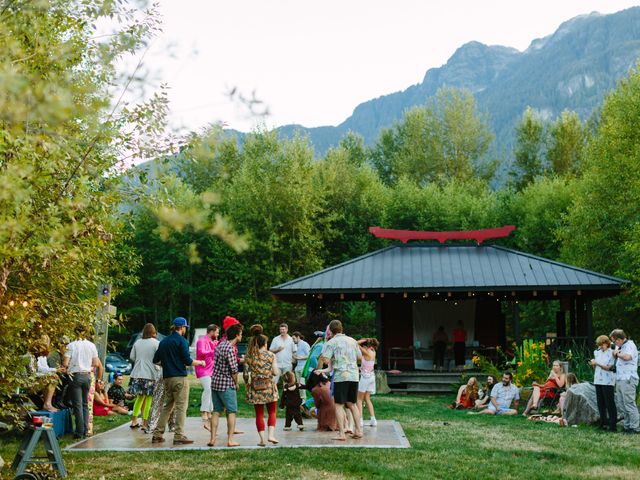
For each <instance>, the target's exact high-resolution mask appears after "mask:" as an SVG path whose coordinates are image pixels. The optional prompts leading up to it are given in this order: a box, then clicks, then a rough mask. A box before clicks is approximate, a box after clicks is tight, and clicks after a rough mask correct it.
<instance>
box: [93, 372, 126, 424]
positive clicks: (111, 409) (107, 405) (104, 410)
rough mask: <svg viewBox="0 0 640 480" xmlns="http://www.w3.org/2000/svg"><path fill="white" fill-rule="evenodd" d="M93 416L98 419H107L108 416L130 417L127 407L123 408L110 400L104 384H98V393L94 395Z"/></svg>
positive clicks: (99, 381)
mask: <svg viewBox="0 0 640 480" xmlns="http://www.w3.org/2000/svg"><path fill="white" fill-rule="evenodd" d="M93 414H94V415H95V416H96V417H106V416H107V415H117V414H120V415H129V409H128V408H127V407H121V406H120V405H116V404H115V403H113V402H112V401H111V400H109V395H107V392H106V391H105V389H104V382H103V381H102V380H98V381H97V382H96V391H95V393H94V395H93Z"/></svg>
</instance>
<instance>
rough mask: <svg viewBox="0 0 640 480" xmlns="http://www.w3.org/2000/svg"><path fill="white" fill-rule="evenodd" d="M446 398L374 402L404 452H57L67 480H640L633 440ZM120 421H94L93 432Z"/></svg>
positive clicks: (4, 450)
mask: <svg viewBox="0 0 640 480" xmlns="http://www.w3.org/2000/svg"><path fill="white" fill-rule="evenodd" d="M199 394H200V389H199V388H198V387H197V386H195V385H194V387H193V388H192V389H191V402H190V404H191V406H190V409H189V415H198V399H199ZM240 395H241V396H240V397H239V398H241V399H242V398H244V397H243V393H242V392H241V393H240ZM450 400H451V398H450V397H427V396H402V395H378V396H376V397H375V399H374V403H375V406H376V409H377V411H376V413H377V417H378V418H379V419H395V420H398V421H399V422H400V423H401V424H402V427H403V428H404V431H405V433H406V435H407V437H408V439H409V441H410V443H411V447H412V448H411V449H408V450H396V449H329V448H327V449H324V448H322V449H318V448H311V449H303V448H297V449H265V450H236V451H194V452H179V453H173V452H157V453H154V452H138V453H121V452H117V453H116V452H114V453H106V452H99V453H76V452H73V453H70V452H64V459H65V465H66V467H67V469H68V471H69V473H70V478H74V479H75V478H86V479H102V478H104V479H177V478H179V479H180V480H191V479H210V478H225V479H258V478H260V479H262V478H264V479H279V480H283V479H289V478H291V479H298V478H300V479H341V478H354V479H355V478H363V479H367V478H385V479H410V480H415V479H422V478H446V479H457V478H460V479H474V478H501V479H508V478H527V479H530V478H545V479H550V478H602V477H606V478H628V479H634V480H635V479H638V478H640V436H627V435H622V434H617V435H614V434H606V433H600V432H599V431H598V430H596V429H595V428H592V427H585V426H580V427H577V428H560V427H558V426H557V425H555V424H544V423H538V422H531V421H527V420H526V419H524V418H523V417H522V416H518V417H512V418H506V417H489V416H483V415H467V414H466V412H461V411H454V410H449V409H447V408H446V405H447V403H448V401H450ZM239 403H240V405H241V406H240V416H243V417H251V416H252V412H253V409H252V408H251V407H249V406H248V405H247V404H246V403H245V402H243V401H240V402H239ZM280 412H281V411H279V413H278V415H280ZM126 421H128V419H127V418H125V417H118V418H99V419H98V421H97V422H96V431H97V432H100V431H104V430H107V429H110V428H113V427H114V426H116V425H119V424H121V423H124V422H126ZM310 421H311V420H310ZM70 442H71V436H70V435H68V436H66V437H65V438H64V439H62V441H61V443H62V446H63V448H64V446H65V445H68V444H69V443H70ZM17 448H18V441H17V439H12V438H4V439H2V443H1V444H0V455H2V456H3V458H4V459H5V461H6V462H8V463H10V462H11V460H12V459H13V456H14V455H15V452H16V450H17ZM614 462H615V463H614ZM2 473H3V475H4V476H3V477H2V478H12V477H11V472H10V471H9V470H8V469H7V467H5V468H4V469H3V470H2Z"/></svg>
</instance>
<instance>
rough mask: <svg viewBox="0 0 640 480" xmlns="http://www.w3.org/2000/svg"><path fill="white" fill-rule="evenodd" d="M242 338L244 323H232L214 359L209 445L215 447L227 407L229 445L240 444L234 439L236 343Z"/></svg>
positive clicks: (236, 405) (236, 406)
mask: <svg viewBox="0 0 640 480" xmlns="http://www.w3.org/2000/svg"><path fill="white" fill-rule="evenodd" d="M240 340H242V325H241V324H239V323H238V324H235V325H231V326H230V327H229V328H228V329H227V338H226V339H225V340H222V342H220V343H219V344H218V347H217V348H216V355H215V359H214V361H213V374H212V375H211V400H212V401H213V415H211V439H210V440H209V443H207V445H208V446H209V447H213V446H215V444H216V433H217V432H218V422H219V421H220V414H221V413H222V412H223V411H224V409H225V408H226V409H227V436H228V438H227V446H228V447H237V446H239V445H240V444H239V443H237V442H235V441H234V440H233V433H234V432H235V428H236V412H237V411H238V397H237V395H236V390H237V389H238V384H237V383H236V378H237V374H238V357H237V356H236V348H235V347H236V345H237V344H238V342H240Z"/></svg>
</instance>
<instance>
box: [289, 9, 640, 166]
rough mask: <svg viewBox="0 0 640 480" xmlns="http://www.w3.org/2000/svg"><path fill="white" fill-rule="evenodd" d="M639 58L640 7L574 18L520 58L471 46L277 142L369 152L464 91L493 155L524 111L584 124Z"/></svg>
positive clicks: (506, 146) (511, 51) (292, 128)
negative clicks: (407, 115) (362, 146)
mask: <svg viewBox="0 0 640 480" xmlns="http://www.w3.org/2000/svg"><path fill="white" fill-rule="evenodd" d="M638 57H640V7H631V8H629V9H626V10H622V11H620V12H616V13H612V14H607V15H604V14H601V13H598V12H592V13H589V14H584V15H579V16H577V17H573V18H571V19H569V20H567V21H565V22H563V23H561V24H560V26H559V27H558V28H557V29H556V31H555V32H553V33H552V34H550V35H547V36H545V37H541V38H537V39H534V40H532V41H531V43H530V44H529V46H528V47H527V48H526V49H525V50H524V51H519V50H517V49H515V48H513V47H506V46H502V45H485V44H483V43H481V42H477V41H470V42H467V43H465V44H463V45H461V46H460V47H459V48H458V49H456V51H455V52H454V53H453V55H451V57H450V58H449V59H448V60H447V62H446V63H445V64H443V65H441V66H439V67H433V68H430V69H428V70H427V71H426V72H425V75H424V77H423V80H422V82H420V83H417V84H414V85H411V86H409V87H407V88H406V89H404V90H401V91H397V92H392V93H389V94H386V95H381V96H379V97H377V98H374V99H371V100H367V101H365V102H363V103H360V104H359V105H357V106H356V107H355V108H354V110H353V113H352V114H351V115H350V116H349V117H347V118H346V119H345V120H344V121H343V122H342V123H340V124H338V125H336V126H331V125H325V126H320V127H310V128H307V127H303V126H301V125H297V124H290V125H284V126H281V127H278V128H277V129H276V130H277V131H278V133H279V135H281V136H282V137H288V138H290V137H291V136H293V135H296V134H302V135H308V136H309V139H310V141H311V143H312V144H313V145H314V147H315V149H316V154H317V155H323V154H324V153H325V152H326V151H327V150H328V149H329V148H330V147H332V146H336V145H337V144H338V143H339V141H340V139H341V138H342V136H343V135H344V134H345V133H347V132H349V131H351V132H354V133H357V134H360V135H362V136H363V137H364V140H365V143H366V144H368V145H372V144H374V143H375V141H376V140H377V139H378V136H379V134H380V130H381V129H383V128H388V127H390V126H392V125H393V123H394V122H396V121H399V120H400V119H401V118H402V115H403V113H404V111H405V110H406V109H408V108H412V107H415V106H418V105H423V104H424V103H425V102H426V101H427V99H428V98H430V97H432V96H433V95H434V94H435V93H436V91H437V90H438V89H439V88H440V87H443V86H450V87H457V88H464V89H467V90H469V91H470V92H471V93H472V94H473V95H474V97H475V98H476V102H477V105H478V109H479V110H480V111H481V112H483V113H486V114H487V117H488V120H489V124H490V127H491V129H492V131H493V132H494V133H495V135H496V142H495V146H494V147H495V148H494V150H495V151H509V150H510V148H511V145H512V143H513V135H514V133H513V130H514V127H515V125H516V124H517V122H518V120H519V118H520V116H521V115H522V112H523V111H524V109H525V108H526V107H528V106H531V107H532V108H535V109H536V110H538V111H539V112H540V113H541V115H542V116H543V118H546V119H552V118H555V117H556V116H557V115H559V114H560V113H561V112H562V111H563V110H566V109H569V110H574V111H576V112H577V113H578V115H580V117H581V118H582V119H583V120H585V119H586V118H588V117H589V115H591V113H592V112H593V110H594V109H595V108H596V107H597V106H598V105H599V104H600V103H601V102H602V99H603V98H604V96H605V95H606V93H607V92H609V91H610V90H611V89H612V88H614V87H615V85H616V82H617V81H618V80H619V79H620V78H621V77H622V76H624V75H626V74H627V73H628V71H629V69H630V68H632V67H634V66H635V65H636V64H637V59H638Z"/></svg>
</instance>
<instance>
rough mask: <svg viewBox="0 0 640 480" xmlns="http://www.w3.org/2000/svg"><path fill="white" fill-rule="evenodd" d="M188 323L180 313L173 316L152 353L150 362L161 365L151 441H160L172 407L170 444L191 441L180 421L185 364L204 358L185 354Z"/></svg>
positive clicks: (198, 362)
mask: <svg viewBox="0 0 640 480" xmlns="http://www.w3.org/2000/svg"><path fill="white" fill-rule="evenodd" d="M187 328H189V325H188V324H187V320H186V319H185V318H183V317H177V318H176V319H175V320H174V321H173V326H172V327H171V335H169V336H168V337H165V338H163V339H162V341H161V342H160V345H158V350H156V353H155V354H154V356H153V363H159V364H160V365H161V366H162V378H163V382H164V405H163V407H162V412H161V413H160V418H159V419H158V425H157V426H156V428H155V430H154V431H153V437H152V438H151V443H160V442H164V437H163V435H164V429H165V427H166V426H167V421H168V420H169V415H170V414H171V410H173V409H174V407H175V421H176V426H175V429H174V435H173V444H174V445H185V444H189V443H193V440H190V439H188V438H187V437H186V436H185V434H184V422H185V420H186V418H187V407H188V406H189V382H188V380H187V367H190V366H196V365H197V366H201V367H204V360H193V359H192V358H191V355H190V354H189V342H187V340H186V339H185V338H184V334H185V333H186V332H187Z"/></svg>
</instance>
